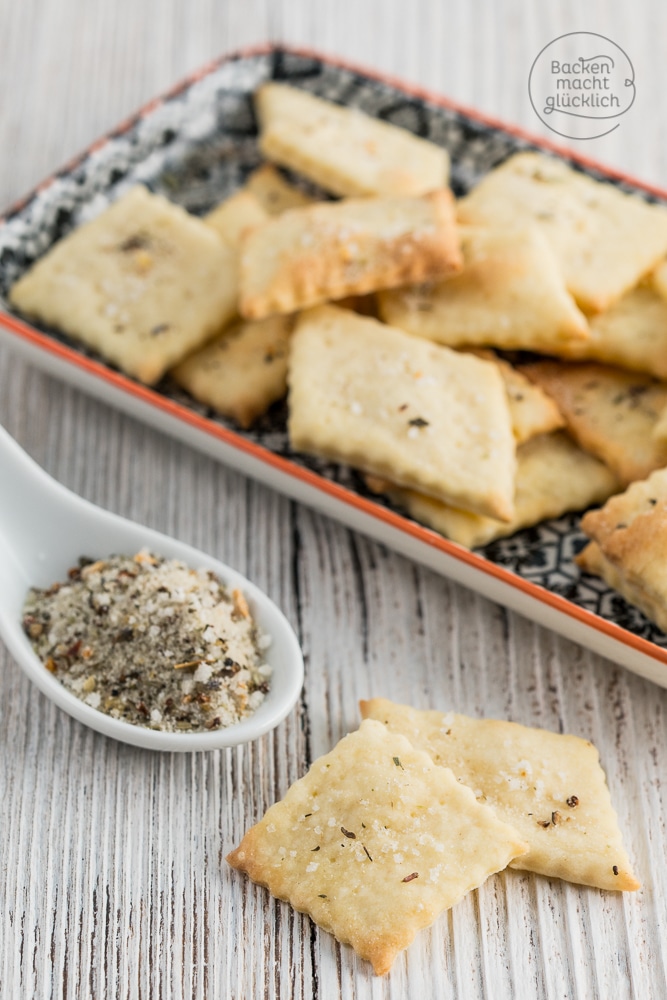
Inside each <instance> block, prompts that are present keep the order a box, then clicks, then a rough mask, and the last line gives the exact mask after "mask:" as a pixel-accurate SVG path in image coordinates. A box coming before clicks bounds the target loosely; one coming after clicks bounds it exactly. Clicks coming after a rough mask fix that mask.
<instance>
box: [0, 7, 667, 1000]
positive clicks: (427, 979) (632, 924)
mask: <svg viewBox="0 0 667 1000" xmlns="http://www.w3.org/2000/svg"><path fill="white" fill-rule="evenodd" d="M582 9H583V6H582V5H576V4H574V3H571V2H567V3H560V2H558V0H548V2H544V0H543V2H541V3H540V4H535V3H532V2H531V0H505V2H503V3H496V2H494V0H473V2H470V3H468V4H454V3H453V2H451V3H447V2H445V0H413V3H412V4H410V5H409V6H408V5H406V4H405V3H402V2H401V0H385V2H384V3H380V2H379V0H337V2H336V3H333V2H329V0H327V2H323V0H316V2H313V0H274V2H271V0H227V2H226V3H223V2H221V0H190V2H189V3H186V2H185V0H162V2H161V3H157V2H154V0H153V2H149V0H144V2H142V0H114V3H106V4H101V3H97V4H95V3H90V0H59V2H58V3H57V4H56V3H50V4H45V3H44V4H38V3H36V2H33V0H26V2H24V3H20V4H19V3H11V2H10V0H0V95H1V98H2V105H1V109H2V110H1V114H0V151H1V152H0V204H1V205H2V207H4V206H6V205H8V204H9V203H10V202H11V201H12V200H14V199H15V198H17V197H18V196H19V195H21V194H22V193H24V192H25V191H27V190H28V189H29V188H30V187H31V186H32V185H33V184H35V183H36V182H37V181H38V180H40V179H41V178H42V177H44V176H46V175H47V174H48V173H49V172H50V171H51V170H52V169H54V168H55V167H57V166H58V165H60V164H61V163H62V162H64V161H65V160H66V159H68V158H69V157H70V156H71V155H72V154H74V153H75V152H77V151H78V150H79V149H81V148H82V147H84V146H85V145H87V144H88V143H89V142H90V141H91V140H92V139H94V138H95V137H96V136H97V135H99V134H101V133H102V132H103V131H104V130H105V129H107V128H109V127H111V126H112V125H114V124H115V123H116V122H117V121H119V120H120V119H121V118H123V117H125V116H126V115H128V114H129V113H130V112H131V111H133V110H134V109H135V108H136V107H137V106H138V105H140V104H141V103H143V102H145V101H146V100H147V99H148V98H150V97H151V96H153V95H154V94H155V93H157V92H159V91H161V90H163V89H165V88H166V87H168V86H169V85H170V84H172V83H173V82H174V81H176V80H177V79H179V78H180V77H182V76H184V75H185V74H186V73H187V72H189V71H191V70H193V69H195V68H197V66H198V65H200V64H202V63H204V62H205V61H206V60H208V59H210V58H213V57H214V56H216V55H219V54H221V53H222V52H224V51H226V50H230V49H234V48H237V47H239V46H241V45H245V44H249V43H256V42H261V41H266V40H269V39H274V40H275V39H277V38H281V39H283V40H285V41H289V42H291V43H293V44H304V45H312V46H315V47H317V48H319V49H321V50H324V51H327V52H329V53H332V54H338V55H341V56H344V57H347V58H348V59H352V60H356V61H357V62H361V63H363V64H366V65H368V66H370V67H374V68H376V69H382V70H385V71H387V72H391V73H393V74H395V75H397V76H401V77H403V78H405V79H408V80H410V81H412V82H416V83H419V84H422V85H425V86H428V87H431V88H433V89H435V90H438V91H440V92H442V93H444V94H447V95H448V96H450V97H452V98H454V99H457V100H458V101H460V102H462V103H464V104H468V105H471V106H477V107H478V108H480V109H482V110H484V111H486V112H488V113H491V114H493V115H496V116H498V117H500V118H503V119H505V120H507V121H513V122H516V123H520V124H523V125H524V126H526V127H528V128H530V129H532V130H533V131H534V132H537V133H540V132H542V133H543V134H547V133H546V131H545V130H544V129H543V127H542V126H541V125H540V123H539V121H538V120H537V118H536V117H535V116H534V114H533V111H532V109H531V107H530V104H529V101H528V95H527V83H526V81H527V76H528V71H529V68H530V65H531V63H532V61H533V59H534V57H535V56H536V55H537V53H538V51H539V50H540V49H541V47H542V46H543V45H544V44H546V43H547V42H548V41H550V40H551V39H552V38H554V37H555V36H557V35H559V34H562V33H564V32H567V31H574V30H589V31H598V32H601V33H603V34H606V35H608V36H610V37H611V38H612V39H614V40H615V41H616V42H618V43H619V44H620V45H622V46H623V47H624V48H625V49H626V51H627V52H628V54H629V55H630V57H631V58H632V60H633V62H634V65H635V70H636V73H637V100H636V103H635V106H634V107H633V109H632V110H631V111H630V112H629V113H628V114H627V115H626V116H625V119H624V120H623V122H622V125H621V127H620V128H619V129H618V130H617V131H616V132H615V133H614V134H613V135H611V136H609V137H608V138H606V139H601V140H596V141H593V142H590V143H588V144H587V145H586V149H585V151H586V152H587V153H588V154H589V155H591V156H593V157H595V158H597V159H599V160H601V161H602V162H605V163H607V164H609V165H612V166H617V167H619V168H621V169H624V170H626V171H628V172H630V173H632V174H635V175H636V176H638V177H640V178H642V179H644V180H648V181H652V182H654V183H657V184H660V183H662V184H663V185H666V186H667V109H666V104H665V100H664V93H665V88H666V86H667V67H666V66H665V61H664V52H665V43H666V42H667V6H666V5H665V4H664V3H662V2H661V0H644V2H643V3H641V4H640V5H634V6H631V5H627V4H624V3H622V2H621V0H618V2H616V0H599V2H598V3H597V4H596V5H595V10H592V9H590V10H589V9H588V7H587V8H586V13H585V14H584V13H582ZM591 18H592V21H591ZM583 145H584V144H582V146H583ZM0 421H1V422H2V423H3V424H4V425H5V426H6V427H7V428H8V430H9V431H10V432H11V433H12V434H14V436H15V437H16V438H17V439H18V441H19V442H20V443H21V444H22V445H23V446H24V447H25V448H26V449H27V450H28V451H29V452H30V453H31V454H32V455H33V456H34V457H35V458H36V459H37V460H38V461H39V462H40V463H41V464H42V465H44V466H45V468H46V469H47V470H48V471H49V472H50V473H52V474H53V475H54V476H55V477H56V478H58V479H59V480H61V481H62V482H63V483H65V484H66V485H67V486H69V487H71V488H72V489H74V490H76V491H77V492H79V493H81V494H82V495H84V496H86V497H88V498H89V499H91V500H93V501H95V502H97V503H99V504H101V505H103V506H105V507H108V508H110V509H113V510H115V511H118V512H119V513H122V514H124V515H126V516H129V517H132V518H135V519H136V520H139V521H142V522H144V523H146V524H149V525H151V526H153V527H156V528H158V529H160V530H162V531H166V532H169V533H172V534H174V535H175V536H178V537H179V538H182V539H184V540H186V541H188V542H191V543H193V544H195V545H197V546H198V547H200V548H203V549H206V550H208V551H210V552H211V553H213V554H214V555H216V556H218V557H220V558H222V559H223V560H225V561H227V562H228V563H230V564H232V565H233V566H235V567H237V568H238V569H239V570H241V571H242V572H243V573H246V574H247V575H248V576H250V577H251V578H252V579H253V580H255V581H256V582H257V583H258V584H259V585H260V586H261V587H263V588H265V589H266V590H267V591H268V592H269V594H270V595H271V596H272V597H273V598H274V599H275V600H276V601H277V602H278V604H279V605H281V607H282V608H283V609H284V611H285V612H286V614H287V615H288V617H289V618H290V619H291V621H292V622H293V624H294V626H295V628H296V629H297V631H298V634H299V637H300V639H301V642H302V644H303V649H304V652H305V656H306V670H307V678H306V685H305V688H304V692H303V697H302V700H301V702H300V705H299V706H298V709H297V710H295V711H294V712H293V713H292V715H291V716H290V717H289V718H288V719H287V721H286V722H285V723H283V724H282V725H281V726H280V727H279V729H278V730H277V731H276V732H275V733H274V734H272V735H270V736H267V737H264V738H263V739H262V740H260V741H259V742H258V743H256V744H254V745H252V746H249V747H246V748H244V749H239V750H234V751H220V752H215V753H210V754H206V755H204V754H198V755H191V756H190V755H168V754H163V755H158V754H151V753H147V752H143V751H138V750H133V749H131V748H129V747H126V746H122V745H120V744H117V743H115V742H112V741H110V740H107V739H105V738H103V737H101V736H98V735H96V734H94V733H92V732H90V731H88V730H86V729H85V728H83V727H82V726H81V725H79V724H78V723H76V722H74V721H72V720H71V719H70V718H69V717H68V716H66V715H64V714H63V713H62V712H60V711H59V710H57V709H55V708H54V707H53V706H52V705H51V704H50V703H49V702H47V701H46V700H45V699H44V698H43V697H42V696H41V695H40V694H39V693H38V692H37V691H36V690H35V689H34V688H33V687H31V686H30V684H29V683H28V681H27V680H26V679H24V677H23V675H22V674H21V673H20V672H19V670H18V668H17V667H16V665H15V663H14V662H13V661H12V659H11V658H10V657H9V655H8V654H7V653H6V651H5V650H4V648H0V685H1V688H0V690H1V696H0V914H1V916H2V923H1V930H0V996H2V997H3V1000H4V998H7V1000H10V998H11V1000H14V998H23V997H36V998H56V997H57V998H63V1000H65V998H101V997H108V998H112V997H113V998H115V997H119V998H120V997H122V998H128V1000H138V998H142V1000H143V998H150V1000H157V998H168V997H174V998H188V1000H189V998H200V997H201V998H204V997H205V998H207V1000H232V998H234V1000H252V998H255V997H260V996H261V997H266V998H273V997H289V996H295V997H308V998H311V997H318V998H326V1000H333V998H336V997H346V998H347V997H353V996H355V997H360V998H361V997H371V996H372V997H393V998H399V997H408V996H409V997H443V998H444V997H457V998H458V997H460V998H466V1000H467V998H473V997H489V998H493V1000H497V998H505V997H518V998H529V997H530V998H533V997H536V998H542V997H545V998H547V997H548V998H554V1000H555V998H567V1000H573V998H581V1000H593V998H596V997H600V998H604V1000H606V998H608V997H610V996H614V997H615V998H618V1000H621V998H627V997H642V1000H664V998H665V997H666V996H667V973H666V964H667V961H666V960H667V945H666V941H667V903H666V900H667V877H666V871H665V869H666V866H665V855H666V851H667V842H666V832H665V805H666V803H665V793H664V786H663V778H664V776H665V765H666V762H667V725H666V721H665V720H666V714H667V691H664V690H661V689H659V688H657V687H655V686H653V685H652V684H650V683H649V682H646V681H643V680H641V679H640V678H638V677H636V676H634V675H632V674H630V673H627V672H625V671H624V670H622V669H620V668H617V667H615V666H613V665H612V664H610V663H608V662H606V661H604V660H602V659H600V658H599V657H596V656H594V655H593V654H591V653H588V652H586V651H584V650H582V649H581V648H579V647H577V646H575V645H574V644H571V643H569V642H568V641H566V640H565V639H562V638H558V637H556V636H555V635H553V634H551V633H549V632H547V631H544V630H542V629H540V628H538V627H537V626H534V625H532V624H530V623H529V622H527V621H525V620H523V619H521V618H519V617H518V616H515V615H513V614H510V613H507V612H505V611H504V610H503V609H501V608H500V607H497V606H495V605H492V604H490V603H489V602H487V601H485V600H483V599H481V598H478V597H477V596H476V595H475V594H473V593H471V592H469V591H466V590H464V589H462V588H460V587H458V586H455V585H453V584H451V583H449V582H448V581H447V580H445V579H442V578H439V577H437V576H435V575H434V574H432V573H430V572H428V571H426V570H424V569H422V568H420V567H419V566H417V565H414V564H411V563H410V562H409V561H408V560H406V559H404V558H401V557H399V556H397V555H394V554H393V553H391V552H388V551H386V550H385V549H383V548H382V547H381V546H379V545H377V544H374V543H372V542H370V541H368V540H366V539H365V538H363V537H361V536H358V535H355V534H354V533H352V532H350V531H348V530H346V529H344V528H342V527H340V526H339V525H337V524H336V523H334V522H332V521H329V520H327V519H326V518H324V517H322V516H319V515H316V514H314V513H312V512H311V511H309V510H308V509H307V508H305V507H302V506H300V505H299V504H296V503H293V502H291V501H288V500H286V499H284V498H283V497H281V496H278V495H277V494H275V493H273V492H271V491H270V490H268V489H266V488H264V487H262V486H259V485H257V484H255V483H253V482H251V481H248V480H246V479H244V478H243V477H242V476H240V475H239V474H237V473H235V472H232V471H229V470H227V469H225V468H224V467H222V466H220V465H218V464H216V463H214V462H213V461H211V460H209V459H207V458H204V457H202V456H200V455H199V454H197V453H195V452H194V451H191V450H189V449H188V448H186V447H185V446H181V445H179V444H177V443H175V442H173V441H171V440H169V439H168V438H166V437H163V436H161V435H160V434H158V433H156V432H154V431H152V430H149V429H148V428H146V427H145V426H143V425H141V424H139V423H137V422H135V421H133V420H132V419H130V418H129V417H125V416H122V415H120V414H119V413H117V412H115V411H113V410H111V409H109V408H107V407H106V406H104V405H102V404H101V403H99V402H97V401H95V400H93V399H90V398H87V397H85V396H83V395H81V394H80V393H78V392H77V391H75V390H73V389H70V388H67V387H65V386H64V385H62V384H60V383H58V382H56V381H54V380H52V379H50V378H48V377H46V376H44V375H42V374H40V373H38V372H37V371H35V370H33V369H31V368H30V367H28V366H26V365H25V364H23V363H22V362H20V361H19V360H18V359H17V358H16V357H15V356H13V355H11V354H10V353H9V352H7V351H6V350H5V349H2V350H0ZM1 488H2V484H1V483H0V489H1ZM372 695H384V696H387V697H389V698H392V699H395V700H401V701H405V702H409V703H412V704H414V705H416V706H418V707H427V706H435V707H439V708H442V709H453V710H456V711H459V712H464V713H468V714H472V715H488V716H496V717H499V718H508V719H512V720H515V721H518V722H522V723H525V724H529V725H541V726H545V727H547V728H549V729H553V730H556V731H567V732H573V733H576V734H578V735H581V736H585V737H587V738H590V739H592V740H593V741H594V742H595V743H596V744H597V745H598V747H599V748H600V751H601V755H602V760H603V763H604V766H605V768H606V771H607V775H608V779H609V783H610V787H611V791H612V796H613V800H614V803H615V805H616V808H617V810H618V814H619V821H620V824H621V827H622V830H623V832H624V836H625V838H626V841H627V844H628V847H629V850H630V853H631V856H632V858H633V861H634V864H635V866H636V870H637V873H638V875H639V877H640V878H641V880H642V881H643V883H644V888H643V889H642V890H641V891H640V892H639V893H637V894H634V895H627V896H623V897H621V896H620V895H612V894H604V893H601V892H598V891H597V890H593V889H584V888H577V887H575V886H572V885H567V884H564V883H561V882H558V881H557V880H554V881H549V880H547V879H544V878H538V877H535V876H532V875H529V874H525V873H516V872H510V873H508V874H506V875H501V876H497V877H495V878H492V879H491V880H489V882H488V883H486V885H485V886H484V887H483V888H482V889H481V890H480V891H479V892H478V893H474V894H472V895H470V896H469V897H468V898H467V899H465V900H464V901H463V902H462V903H461V904H460V905H458V906H457V907H456V908H455V909H454V910H453V911H451V912H450V913H448V914H446V915H444V916H442V917H441V918H440V919H439V920H438V921H437V923H436V924H435V925H434V927H433V928H432V929H431V930H429V931H426V932H424V933H422V934H421V935H420V936H419V937H418V939H417V940H416V941H415V943H414V944H413V945H412V946H411V948H410V949H409V950H408V952H407V953H405V955H404V956H402V957H400V958H399V959H398V960H397V962H396V964H395V966H394V969H393V970H392V972H391V974H390V975H389V976H388V977H386V978H385V979H382V980H379V979H375V978H374V977H373V976H372V975H371V974H370V970H369V967H368V966H367V965H366V964H365V963H363V962H361V961H358V960H357V959H356V958H355V957H354V955H353V953H352V952H351V950H350V949H349V948H347V947H344V948H341V947H339V946H338V945H336V943H335V942H334V941H333V939H332V938H331V937H330V936H329V935H328V934H326V933H323V932H320V931H319V930H318V929H317V928H315V927H314V926H313V925H312V924H311V923H310V922H309V920H308V919H307V918H305V917H303V916H300V915H296V914H294V913H293V912H292V911H291V910H290V909H289V907H287V906H286V905H285V904H281V903H277V902H275V901H274V900H272V899H271V898H270V897H269V895H268V893H266V892H264V891H263V890H261V889H259V888H257V887H255V886H253V885H251V884H250V883H248V882H246V881H245V880H244V879H243V878H241V877H240V876H239V875H238V874H236V873H234V872H232V871H231V870H230V869H228V867H227V866H226V864H225V862H224V860H223V859H224V855H225V853H226V852H227V851H228V850H229V849H230V848H231V847H232V846H233V845H235V844H236V843H237V842H238V840H239V838H240V836H241V835H242V833H243V831H244V830H245V829H246V828H247V827H248V826H249V825H250V824H251V823H252V822H254V821H255V820H256V819H258V818H259V817H260V816H261V815H262V814H263V812H264V811H265V809H266V808H267V807H268V806H269V805H270V804H271V803H272V802H274V801H275V800H276V799H277V798H279V797H281V796H282V795H283V794H284V792H285V790H286V789H287V787H288V785H289V784H290V783H291V782H292V781H293V780H295V779H296V778H297V777H299V776H300V775H301V774H303V773H304V771H305V770H306V768H307V766H308V764H309V763H310V761H312V760H313V759H314V758H315V757H316V756H318V755H319V754H321V753H324V752H326V751H327V750H328V749H330V748H331V746H332V745H333V744H334V742H335V741H337V740H338V739H339V738H340V737H341V736H342V735H343V734H344V733H345V732H347V731H348V730H350V729H353V728H355V727H356V725H357V724H358V713H357V701H358V699H359V698H360V697H368V696H372Z"/></svg>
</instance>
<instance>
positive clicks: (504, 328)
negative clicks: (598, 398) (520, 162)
mask: <svg viewBox="0 0 667 1000" xmlns="http://www.w3.org/2000/svg"><path fill="white" fill-rule="evenodd" d="M460 232H461V249H462V251H463V260H464V265H463V270H462V271H461V272H460V274H456V275H453V276H451V277H447V278H446V279H445V280H444V281H441V282H438V283H436V284H427V285H421V286H416V287H409V288H397V289H394V290H392V291H386V292H381V293H380V295H379V296H378V299H379V305H380V315H381V317H382V319H384V320H385V321H386V322H387V323H392V324H393V325H394V326H399V327H401V328H402V329H403V330H407V331H408V332H409V333H414V334H415V335H416V336H419V337H428V338H429V339H430V340H435V341H437V343H439V344H446V345H447V346H448V347H476V346H483V347H499V348H504V349H519V350H520V349H523V350H533V351H541V352H542V353H545V354H549V353H552V352H553V351H554V350H555V349H557V348H558V347H559V346H560V345H561V344H568V343H570V341H575V342H578V341H581V340H585V338H586V337H587V336H588V323H587V321H586V317H585V316H584V315H583V313H582V312H581V311H580V310H579V308H578V307H577V306H576V304H575V302H574V300H573V298H572V296H571V295H570V294H569V292H568V291H567V289H566V288H565V284H564V282H563V277H562V275H561V272H560V269H559V266H558V262H557V260H556V258H555V256H554V253H553V251H552V250H551V248H550V246H549V244H548V242H547V239H546V237H545V236H544V235H543V233H542V232H540V230H539V229H538V228H537V227H536V226H523V227H522V228H512V227H507V226H502V227H498V228H491V227H478V226H465V227H463V226H462V227H461V230H460Z"/></svg>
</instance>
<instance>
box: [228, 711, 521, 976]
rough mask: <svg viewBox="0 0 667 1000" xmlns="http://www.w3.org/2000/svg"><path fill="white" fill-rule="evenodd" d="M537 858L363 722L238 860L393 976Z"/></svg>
mask: <svg viewBox="0 0 667 1000" xmlns="http://www.w3.org/2000/svg"><path fill="white" fill-rule="evenodd" d="M523 850H525V844H524V843H523V842H522V840H521V839H520V838H519V837H517V836H516V835H515V833H514V831H513V830H512V829H511V827H509V826H508V825H507V824H505V823H503V822H501V821H500V820H498V819H496V817H495V816H494V814H493V812H492V811H491V810H490V809H489V808H487V807H485V806H482V805H479V804H478V803H477V802H476V801H475V797H474V795H473V793H472V792H471V791H470V790H469V789H468V788H464V787H463V786H462V785H460V784H459V783H458V782H457V781H456V779H455V778H454V776H453V775H452V774H451V772H450V771H448V770H446V769H445V768H441V767H437V766H436V765H434V764H433V762H432V760H431V759H430V757H429V756H428V754H426V753H424V752H422V751H420V750H415V749H414V748H413V747H412V746H411V744H410V743H409V742H408V740H406V739H405V738H403V737H402V736H400V735H396V734H394V733H391V732H389V730H388V729H387V728H386V727H385V726H383V725H381V724H380V723H378V722H374V721H372V720H369V721H368V722H362V724H361V726H360V728H359V729H358V730H357V731H356V732H354V733H351V734H350V735H348V736H346V737H344V738H343V739H342V740H341V741H340V742H339V743H338V745H337V746H336V747H335V748H334V749H333V750H332V751H331V752H330V753H328V754H327V755H326V756H324V757H320V758H319V759H318V760H316V761H315V763H314V764H313V765H312V767H311V768H310V770H309V771H308V773H307V774H306V775H305V776H304V777H303V778H301V779H300V780H299V781H297V782H296V783H295V784H293V785H292V787H291V788H290V789H289V791H288V792H287V794H286V795H285V797H284V799H283V800H282V801H281V802H278V803H276V804H275V805H273V806H272V807H271V808H270V809H269V810H268V812H267V813H266V814H265V816H264V818H263V819H262V820H261V821H260V822H259V823H257V824H256V825H255V826H253V827H252V828H251V829H250V830H249V831H248V832H247V833H246V835H245V836H244V838H243V840H242V841H241V843H240V845H239V846H238V847H237V848H236V850H234V851H232V852H231V854H229V855H228V856H227V861H228V862H229V863H230V864H231V865H232V866H233V867H234V868H238V869H239V870H241V871H243V872H245V873H246V874H247V875H249V876H250V878H251V879H253V881H255V882H258V883H259V884H260V885H264V886H266V887H267V888H268V889H269V891H270V892H271V893H272V894H273V895H274V896H277V897H278V898H279V899H284V900H287V901H288V902H289V903H291V905H292V906H293V907H294V908H295V909H296V910H299V911H301V912H304V913H307V914H308V915H309V916H310V917H311V918H312V919H313V920H314V921H315V922H316V923H317V924H319V925H320V926H321V927H323V928H324V929H325V930H327V931H329V932H330V933H332V934H334V935H335V937H336V938H337V939H338V940H339V941H341V942H343V943H345V944H350V945H352V947H353V948H354V950H355V951H356V952H357V954H358V955H359V956H360V957H361V958H364V959H366V960H368V961H370V962H372V964H373V969H374V971H375V973H376V974H377V975H384V974H385V973H386V972H388V971H389V969H390V968H391V965H392V963H393V961H394V959H395V957H396V955H397V954H398V953H399V952H400V951H402V950H403V949H404V948H406V947H407V946H408V945H409V944H410V943H411V941H412V940H413V939H414V937H415V935H416V934H417V932H418V931H419V930H421V929H422V928H424V927H428V926H430V924H432V923H433V921H434V920H435V919H436V918H437V916H438V915H439V914H440V913H441V912H442V911H443V910H446V909H448V908H449V907H451V906H453V905H454V904H455V903H456V902H458V901H459V900H460V899H461V898H462V897H463V896H464V895H465V894H466V893H467V892H469V891H470V890H471V889H473V888H476V887H477V886H479V885H480V884H481V883H482V882H484V881H485V880H486V879H487V878H488V876H489V875H491V874H493V873H494V872H497V871H499V870H501V869H503V868H504V867H505V866H506V865H507V864H508V862H509V861H511V860H512V859H513V858H515V857H516V856H517V855H518V854H520V853H521V852H522V851H523Z"/></svg>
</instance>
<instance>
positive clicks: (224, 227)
mask: <svg viewBox="0 0 667 1000" xmlns="http://www.w3.org/2000/svg"><path fill="white" fill-rule="evenodd" d="M268 218H269V213H268V212H266V211H265V210H264V208H263V206H262V204H261V202H260V201H259V200H258V199H257V198H256V197H255V195H254V194H253V193H252V192H251V191H248V190H245V189H244V188H241V190H240V191H236V193H235V194H233V195H231V197H229V198H226V199H225V201H223V202H221V203H220V204H219V205H217V206H216V207H215V208H214V209H213V210H212V211H211V212H209V213H208V215H205V216H204V222H206V223H207V225H209V226H212V227H213V229H215V230H216V232H217V233H218V235H219V236H221V237H222V239H223V240H224V241H225V242H226V243H228V244H229V245H230V246H231V247H233V248H234V249H235V250H236V251H238V250H239V248H240V246H241V239H242V237H243V235H244V233H246V232H248V231H249V230H251V229H254V228H256V227H257V226H261V225H262V223H264V222H266V221H267V219H268Z"/></svg>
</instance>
